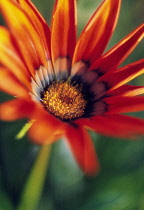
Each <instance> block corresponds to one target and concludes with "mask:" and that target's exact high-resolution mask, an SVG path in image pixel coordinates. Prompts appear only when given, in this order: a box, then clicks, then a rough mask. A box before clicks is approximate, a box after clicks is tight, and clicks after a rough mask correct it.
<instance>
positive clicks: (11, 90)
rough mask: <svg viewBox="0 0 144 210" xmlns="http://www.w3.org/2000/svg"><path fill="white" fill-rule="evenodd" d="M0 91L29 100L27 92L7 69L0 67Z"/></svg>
mask: <svg viewBox="0 0 144 210" xmlns="http://www.w3.org/2000/svg"><path fill="white" fill-rule="evenodd" d="M0 90H3V91H5V92H6V93H8V94H11V95H13V96H17V97H22V98H27V99H28V98H29V97H30V96H29V95H28V90H27V89H26V88H25V87H24V86H23V85H22V84H21V83H20V81H19V80H18V79H17V78H16V77H15V76H14V75H13V74H12V73H11V72H9V71H8V70H7V69H5V68H3V67H0Z"/></svg>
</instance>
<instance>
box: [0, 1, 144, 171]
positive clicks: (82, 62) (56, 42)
mask: <svg viewBox="0 0 144 210" xmlns="http://www.w3.org/2000/svg"><path fill="white" fill-rule="evenodd" d="M120 4H121V1H120V0H104V1H103V2H102V4H101V5H100V6H99V8H98V9H97V10H96V11H95V13H94V14H93V16H92V17H91V19H90V20H89V22H88V24H87V25H86V27H85V28H84V30H83V31H82V33H81V35H80V37H79V39H78V41H76V1H75V0H57V1H56V3H55V6H54V11H53V17H52V24H51V29H50V28H49V27H48V25H47V24H46V22H45V20H44V19H43V18H42V16H41V15H40V14H39V12H38V11H37V9H36V8H35V7H34V5H33V4H32V3H31V1H30V0H7V1H6V0H1V2H0V7H1V12H2V15H3V17H4V19H5V21H6V23H7V25H8V29H7V28H6V27H3V26H1V27H0V54H1V56H0V64H1V66H0V80H1V83H0V88H1V89H2V90H3V91H5V92H7V93H9V94H12V95H13V96H16V99H14V100H12V101H8V102H5V103H3V104H2V105H1V107H0V108H1V115H0V117H1V119H2V120H7V121H12V120H17V119H21V118H28V119H31V120H33V125H32V126H31V128H30V129H29V136H30V138H31V139H32V141H33V142H35V143H38V144H46V143H52V142H54V141H56V140H57V139H59V138H60V137H62V136H65V137H66V138H65V139H66V141H67V142H68V144H69V146H70V148H71V151H72V152H73V154H74V157H75V158H76V160H77V162H78V164H79V165H80V167H81V168H82V169H83V170H84V171H85V172H86V173H88V174H93V173H95V172H97V171H98V169H99V163H98V160H97V157H96V154H95V149H94V146H93V143H92V141H91V139H90V136H89V134H88V131H87V130H93V131H96V132H98V133H101V134H103V135H109V136H117V137H129V138H131V137H136V136H137V135H142V134H144V129H143V128H144V120H142V119H139V118H136V117H130V116H126V115H122V113H127V112H135V111H141V110H144V97H143V96H139V95H141V94H143V93H144V87H143V86H132V85H126V83H128V82H129V81H130V80H132V79H134V78H135V77H137V76H138V75H141V74H143V73H144V59H141V60H139V61H136V62H134V63H131V64H129V65H126V66H124V67H119V65H120V64H121V63H122V62H123V61H124V60H125V59H126V58H127V56H128V55H129V54H130V53H131V52H132V50H133V49H134V48H135V47H136V45H137V44H138V43H139V42H140V40H141V39H142V38H143V31H144V25H140V26H139V27H138V28H136V29H135V30H134V31H133V32H131V33H130V34H129V35H128V36H127V37H125V38H124V39H122V40H121V41H120V42H119V43H118V44H117V45H115V46H114V47H113V48H112V49H110V50H109V51H108V52H107V53H103V52H104V50H105V48H106V46H107V44H108V41H109V40H110V38H111V36H112V34H113V31H114V29H115V26H116V23H117V19H118V15H119V9H120Z"/></svg>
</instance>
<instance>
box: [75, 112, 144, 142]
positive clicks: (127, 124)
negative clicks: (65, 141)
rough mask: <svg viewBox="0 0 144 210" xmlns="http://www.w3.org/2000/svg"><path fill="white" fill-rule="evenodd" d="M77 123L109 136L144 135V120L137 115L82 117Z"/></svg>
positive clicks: (130, 136)
mask: <svg viewBox="0 0 144 210" xmlns="http://www.w3.org/2000/svg"><path fill="white" fill-rule="evenodd" d="M77 123H78V124H80V125H81V126H85V127H87V128H89V129H92V130H94V131H95V132H97V133H101V134H103V135H108V136H115V137H125V138H136V137H138V136H139V135H144V129H143V128H144V120H142V119H139V118H136V117H130V116H124V115H119V114H114V115H103V116H95V117H92V118H89V119H86V118H85V119H80V120H77Z"/></svg>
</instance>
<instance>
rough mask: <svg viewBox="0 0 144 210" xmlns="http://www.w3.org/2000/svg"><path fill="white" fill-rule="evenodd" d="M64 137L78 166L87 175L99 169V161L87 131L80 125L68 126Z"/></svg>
mask: <svg viewBox="0 0 144 210" xmlns="http://www.w3.org/2000/svg"><path fill="white" fill-rule="evenodd" d="M65 135H66V139H67V142H68V145H69V146H70V149H71V151H72V153H73V155H74V157H75V159H76V161H77V162H78V164H79V166H80V168H81V169H82V170H83V171H84V172H85V173H86V174H88V175H94V174H96V173H97V172H98V171H99V162H98V159H97V156H96V153H95V149H94V145H93V143H92V140H91V138H90V136H89V134H88V132H87V131H86V130H85V129H84V128H82V127H78V126H77V127H73V126H68V128H67V131H66V134H65Z"/></svg>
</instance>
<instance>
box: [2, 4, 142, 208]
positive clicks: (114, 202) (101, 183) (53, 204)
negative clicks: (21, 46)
mask: <svg viewBox="0 0 144 210" xmlns="http://www.w3.org/2000/svg"><path fill="white" fill-rule="evenodd" d="M33 2H34V3H35V5H37V8H38V9H39V10H40V11H41V13H42V14H43V16H44V17H45V19H46V20H47V22H48V23H50V17H51V13H52V7H53V3H54V1H53V0H33ZM100 2H101V1H100V0H78V1H77V4H78V35H79V34H80V32H81V30H82V28H83V27H84V25H85V24H86V22H87V21H88V19H89V17H90V16H91V15H92V13H93V12H94V10H95V9H96V7H97V6H98V5H99V3H100ZM142 22H143V2H142V1H141V0H122V8H121V13H120V18H119V21H118V25H117V28H116V31H115V33H114V35H113V37H112V40H111V41H110V43H109V45H108V47H107V49H109V48H110V47H111V46H113V45H114V44H116V43H117V42H118V41H119V40H120V39H122V38H123V37H124V36H126V35H127V34H128V33H130V32H131V31H132V30H133V29H134V28H136V27H137V26H138V25H140V24H141V23H142ZM0 23H1V24H4V22H3V19H2V17H1V16H0ZM142 51H143V44H142V43H141V44H140V45H139V46H138V47H137V48H136V49H135V50H134V52H133V53H132V54H131V55H130V56H129V57H128V59H127V60H126V61H125V62H124V63H123V65H125V64H128V63H130V62H133V61H136V60H138V59H140V58H142V57H143V53H142ZM131 83H132V84H135V85H144V76H140V77H138V78H137V79H135V80H134V81H132V82H131ZM11 98H12V97H11V96H8V95H7V94H4V93H0V102H3V101H7V100H9V99H11ZM134 115H135V116H140V117H143V118H144V112H140V113H134ZM25 123H26V120H21V121H16V122H0V210H15V209H16V207H15V206H16V205H17V203H18V201H19V197H20V193H21V191H22V189H23V185H24V183H25V180H26V178H27V175H28V173H29V170H30V168H31V166H32V164H33V161H34V159H35V157H36V154H37V152H38V150H39V147H38V146H37V145H33V144H32V143H31V142H30V141H29V140H28V138H27V136H25V137H24V138H22V139H21V140H16V138H15V136H16V134H17V133H18V132H19V130H20V129H21V128H22V127H23V125H24V124H25ZM91 136H92V138H93V141H94V144H95V147H96V150H97V153H98V156H99V160H100V163H101V171H100V173H99V174H98V175H97V176H96V177H93V178H90V177H86V176H85V175H84V174H83V173H82V172H81V171H80V170H79V168H78V166H77V164H76V163H75V161H74V160H73V157H72V155H71V153H70V152H69V150H68V148H67V147H66V145H65V144H64V142H63V141H58V142H56V143H55V144H54V145H53V148H52V153H51V158H50V166H49V169H48V173H47V177H46V183H45V186H44V191H43V195H42V198H41V202H40V205H39V207H38V210H144V139H141V140H139V141H130V140H127V139H124V140H122V139H116V138H109V137H106V136H102V135H98V134H95V133H91Z"/></svg>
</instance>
